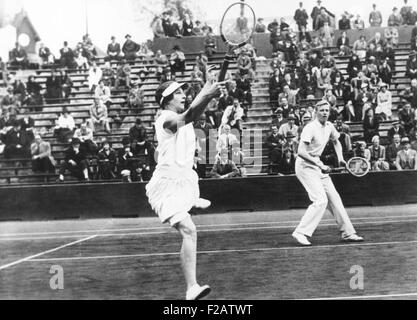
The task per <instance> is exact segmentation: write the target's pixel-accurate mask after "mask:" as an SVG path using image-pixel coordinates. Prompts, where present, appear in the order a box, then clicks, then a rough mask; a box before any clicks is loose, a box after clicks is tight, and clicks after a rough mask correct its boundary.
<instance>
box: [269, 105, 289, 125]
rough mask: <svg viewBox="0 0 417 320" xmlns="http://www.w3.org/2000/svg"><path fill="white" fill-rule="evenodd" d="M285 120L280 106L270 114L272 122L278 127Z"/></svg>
mask: <svg viewBox="0 0 417 320" xmlns="http://www.w3.org/2000/svg"><path fill="white" fill-rule="evenodd" d="M287 121H288V120H287V119H286V118H284V110H283V109H282V108H277V109H276V110H275V112H274V113H273V114H272V124H274V125H276V126H277V128H278V129H279V128H280V127H281V126H282V125H283V124H284V123H286V122H287Z"/></svg>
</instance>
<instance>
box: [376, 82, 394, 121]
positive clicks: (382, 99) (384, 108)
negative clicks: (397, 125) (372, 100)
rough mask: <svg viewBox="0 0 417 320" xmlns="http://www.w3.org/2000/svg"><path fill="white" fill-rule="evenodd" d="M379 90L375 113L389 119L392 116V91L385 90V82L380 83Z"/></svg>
mask: <svg viewBox="0 0 417 320" xmlns="http://www.w3.org/2000/svg"><path fill="white" fill-rule="evenodd" d="M380 87H381V91H380V92H378V95H377V103H378V106H377V107H376V110H375V113H376V114H381V115H383V116H384V118H387V119H389V120H390V119H391V117H392V93H391V92H390V91H389V90H387V88H388V85H387V84H386V83H381V84H380Z"/></svg>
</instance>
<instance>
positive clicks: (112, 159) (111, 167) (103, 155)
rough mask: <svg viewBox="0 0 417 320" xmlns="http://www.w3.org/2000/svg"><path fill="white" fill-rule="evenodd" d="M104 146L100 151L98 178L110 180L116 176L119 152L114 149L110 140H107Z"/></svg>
mask: <svg viewBox="0 0 417 320" xmlns="http://www.w3.org/2000/svg"><path fill="white" fill-rule="evenodd" d="M102 146H103V148H102V149H101V150H100V151H99V152H98V179H102V180H110V179H114V178H116V174H117V168H116V162H117V154H116V151H115V150H114V149H112V147H111V145H110V142H109V141H107V140H105V141H103V143H102Z"/></svg>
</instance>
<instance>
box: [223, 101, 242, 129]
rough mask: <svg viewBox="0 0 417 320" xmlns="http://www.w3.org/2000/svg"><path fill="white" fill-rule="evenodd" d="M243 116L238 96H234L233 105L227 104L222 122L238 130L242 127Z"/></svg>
mask: <svg viewBox="0 0 417 320" xmlns="http://www.w3.org/2000/svg"><path fill="white" fill-rule="evenodd" d="M243 116H244V110H243V108H242V107H241V106H240V102H239V99H238V98H234V100H233V105H231V106H228V107H227V108H226V110H225V111H224V113H223V117H222V124H228V125H230V127H231V128H236V129H238V130H239V131H240V132H241V131H242V129H243V126H242V121H243V120H242V117H243Z"/></svg>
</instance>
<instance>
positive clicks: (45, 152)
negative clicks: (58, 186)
mask: <svg viewBox="0 0 417 320" xmlns="http://www.w3.org/2000/svg"><path fill="white" fill-rule="evenodd" d="M30 151H31V155H32V170H33V172H35V173H37V172H41V173H43V172H49V173H55V165H56V161H55V159H54V157H53V156H52V153H51V144H50V143H49V142H48V141H43V140H42V138H41V136H40V135H39V134H37V135H35V141H34V142H33V143H32V144H31V146H30Z"/></svg>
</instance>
